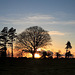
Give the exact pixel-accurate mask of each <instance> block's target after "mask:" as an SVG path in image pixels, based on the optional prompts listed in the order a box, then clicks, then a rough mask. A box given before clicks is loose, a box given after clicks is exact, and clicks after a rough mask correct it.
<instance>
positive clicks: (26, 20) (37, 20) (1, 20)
mask: <svg viewBox="0 0 75 75" xmlns="http://www.w3.org/2000/svg"><path fill="white" fill-rule="evenodd" d="M0 24H11V25H36V24H37V25H75V20H72V21H63V20H62V21H59V20H57V18H56V17H53V16H51V15H29V16H20V17H17V16H14V17H13V18H12V17H0Z"/></svg>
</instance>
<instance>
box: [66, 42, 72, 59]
mask: <svg viewBox="0 0 75 75" xmlns="http://www.w3.org/2000/svg"><path fill="white" fill-rule="evenodd" d="M71 48H72V46H71V43H70V41H68V42H67V44H66V48H65V49H66V54H65V57H68V58H69V56H70V54H71V53H70V51H69V49H71Z"/></svg>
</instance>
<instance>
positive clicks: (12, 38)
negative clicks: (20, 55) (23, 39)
mask: <svg viewBox="0 0 75 75" xmlns="http://www.w3.org/2000/svg"><path fill="white" fill-rule="evenodd" d="M15 32H16V29H14V28H13V27H11V28H10V29H9V30H8V37H9V40H10V43H8V44H10V45H11V51H12V55H11V57H13V41H14V40H15V39H14V38H15V37H16V35H15V34H16V33H15Z"/></svg>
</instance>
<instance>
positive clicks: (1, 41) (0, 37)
mask: <svg viewBox="0 0 75 75" xmlns="http://www.w3.org/2000/svg"><path fill="white" fill-rule="evenodd" d="M7 31H8V28H7V27H4V28H3V30H2V31H1V34H0V50H1V57H6V50H7V47H6V44H7V42H8V40H7Z"/></svg>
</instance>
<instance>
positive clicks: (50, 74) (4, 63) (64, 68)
mask: <svg viewBox="0 0 75 75" xmlns="http://www.w3.org/2000/svg"><path fill="white" fill-rule="evenodd" d="M0 75H75V59H10V58H9V59H0Z"/></svg>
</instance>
